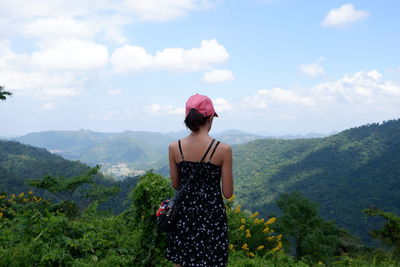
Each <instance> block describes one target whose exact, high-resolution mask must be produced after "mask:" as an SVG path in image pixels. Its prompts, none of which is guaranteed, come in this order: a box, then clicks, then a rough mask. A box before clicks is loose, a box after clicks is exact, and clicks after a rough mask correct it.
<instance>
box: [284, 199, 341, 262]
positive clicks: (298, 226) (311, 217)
mask: <svg viewBox="0 0 400 267" xmlns="http://www.w3.org/2000/svg"><path fill="white" fill-rule="evenodd" d="M277 204H278V206H279V208H280V209H281V210H282V212H283V215H282V217H281V218H280V220H279V221H278V229H280V230H281V231H282V232H283V233H284V235H288V236H290V237H292V238H293V245H294V249H295V251H296V257H297V258H298V259H300V258H303V259H305V260H306V261H307V262H310V263H315V262H319V261H322V262H329V261H331V260H332V257H333V256H334V254H335V251H336V250H337V246H338V243H339V239H338V236H339V229H338V228H337V227H336V226H335V225H334V224H333V223H332V222H325V221H323V219H322V218H321V217H320V216H319V215H318V209H317V207H318V206H317V204H316V203H313V202H311V201H309V200H308V199H306V198H304V197H303V196H301V194H299V193H292V194H283V195H282V196H281V197H280V198H279V200H278V201H277Z"/></svg>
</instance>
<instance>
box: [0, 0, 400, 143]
mask: <svg viewBox="0 0 400 267" xmlns="http://www.w3.org/2000/svg"><path fill="white" fill-rule="evenodd" d="M398 10H400V2H399V1H395V0H392V1H372V0H371V1H352V2H347V1H318V0H315V1H311V0H310V1H295V0H246V1H241V0H236V1H226V0H225V1H223V0H218V1H212V0H146V1H139V0H119V1H108V0H99V1H96V2H95V4H93V1H89V0H80V1H75V0H70V1H57V3H56V1H44V0H37V1H27V0H16V1H6V0H0V84H1V85H3V86H5V87H6V89H8V90H9V91H11V92H13V96H12V97H10V98H9V99H8V100H7V101H5V102H2V103H0V113H1V114H2V118H3V119H2V126H1V128H0V136H6V135H21V134H25V133H28V132H34V131H43V130H78V129H90V130H93V131H104V132H118V131H124V130H146V131H159V132H169V131H179V130H182V129H184V125H183V122H182V121H183V119H184V104H185V101H186V99H187V98H188V97H189V96H190V95H192V94H195V93H200V94H206V95H208V96H209V97H210V98H211V99H213V101H214V104H215V107H216V110H217V112H218V114H219V115H220V117H219V118H217V119H216V120H215V121H214V128H213V131H215V132H220V131H223V130H227V129H239V130H243V131H248V132H253V133H259V134H305V133H309V132H318V133H329V132H331V131H341V130H344V129H346V128H350V127H354V126H358V125H361V124H365V123H372V122H380V121H383V120H389V119H394V118H399V117H400V53H399V47H400V18H399V16H398V14H397V12H398Z"/></svg>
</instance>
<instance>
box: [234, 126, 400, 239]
mask: <svg viewBox="0 0 400 267" xmlns="http://www.w3.org/2000/svg"><path fill="white" fill-rule="evenodd" d="M399 133H400V120H392V121H387V122H384V123H381V124H378V123H375V124H368V125H364V126H361V127H356V128H352V129H349V130H346V131H343V132H341V133H339V134H336V135H332V136H329V137H325V138H315V139H296V140H271V139H264V140H257V141H254V142H250V143H247V144H244V145H240V146H236V147H234V149H233V150H234V176H235V185H236V192H237V195H238V197H239V200H240V202H242V203H243V204H244V205H245V206H246V207H248V208H249V209H251V210H253V211H255V210H257V211H260V212H261V213H264V214H271V213H276V212H277V208H276V206H275V205H274V202H275V200H276V198H277V197H278V196H279V195H280V194H281V193H284V192H293V191H300V192H302V193H303V194H304V195H305V196H306V197H308V198H310V199H311V200H312V201H316V202H318V203H320V210H321V215H322V216H323V217H324V218H326V219H329V220H335V221H336V222H337V223H338V225H339V226H341V227H345V228H348V229H350V230H351V231H352V232H353V233H356V234H357V235H358V236H361V237H363V238H364V240H367V239H368V235H367V233H368V231H369V230H371V229H372V228H375V225H373V224H375V223H376V221H374V220H371V219H368V220H367V219H366V218H365V216H364V215H362V213H361V210H363V209H365V208H369V207H377V208H379V209H383V210H386V211H392V212H396V213H399V212H400V139H399Z"/></svg>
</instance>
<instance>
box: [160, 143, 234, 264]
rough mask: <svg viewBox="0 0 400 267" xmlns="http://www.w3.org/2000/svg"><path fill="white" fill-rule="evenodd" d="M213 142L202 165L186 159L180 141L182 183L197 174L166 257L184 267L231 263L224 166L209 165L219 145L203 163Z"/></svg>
mask: <svg viewBox="0 0 400 267" xmlns="http://www.w3.org/2000/svg"><path fill="white" fill-rule="evenodd" d="M214 141H215V140H213V141H212V142H211V144H210V146H209V147H208V150H207V152H206V153H205V154H204V156H203V158H202V159H201V161H200V162H193V161H186V160H184V158H183V154H182V148H181V144H180V140H179V142H178V144H179V150H180V152H181V157H182V161H181V162H178V163H177V165H178V171H179V177H180V179H181V181H180V184H181V185H183V184H185V183H186V182H187V180H188V177H190V175H191V174H192V173H193V172H195V171H196V175H195V176H194V177H193V179H192V181H191V182H190V184H189V185H188V186H187V187H186V188H185V190H184V192H182V196H181V200H182V203H181V207H180V209H179V213H178V219H177V224H176V228H175V230H174V231H173V232H171V233H170V234H169V237H168V247H167V252H166V257H167V259H169V260H170V261H172V262H173V263H176V264H180V265H182V266H184V267H186V266H202V267H216V266H226V265H227V262H228V225H227V218H226V210H225V207H224V203H223V199H222V194H221V187H220V182H221V166H218V165H215V164H212V163H211V162H210V159H211V157H212V156H213V154H214V152H215V150H216V148H217V146H218V145H219V142H217V144H216V145H215V146H214V150H213V152H212V153H211V156H210V157H209V160H208V161H207V162H203V160H204V158H205V156H206V155H207V153H208V152H209V150H210V148H211V147H212V145H213V143H214ZM199 165H200V166H199ZM197 168H198V169H197ZM196 169H197V170H196Z"/></svg>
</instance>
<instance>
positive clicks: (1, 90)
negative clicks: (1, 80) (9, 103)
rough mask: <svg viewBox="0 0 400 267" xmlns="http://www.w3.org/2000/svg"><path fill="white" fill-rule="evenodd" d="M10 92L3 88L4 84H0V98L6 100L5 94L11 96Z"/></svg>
mask: <svg viewBox="0 0 400 267" xmlns="http://www.w3.org/2000/svg"><path fill="white" fill-rule="evenodd" d="M11 95H12V93H11V92H8V91H6V90H4V86H0V100H6V99H7V97H6V96H11Z"/></svg>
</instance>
